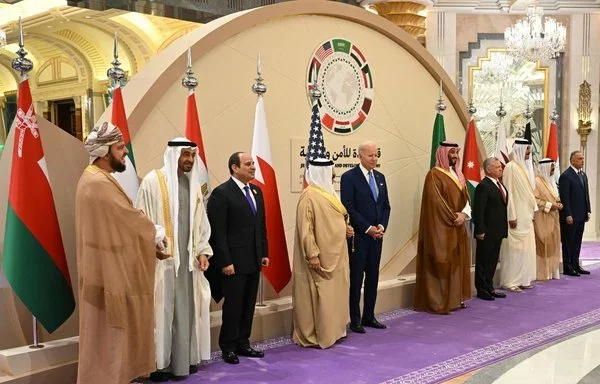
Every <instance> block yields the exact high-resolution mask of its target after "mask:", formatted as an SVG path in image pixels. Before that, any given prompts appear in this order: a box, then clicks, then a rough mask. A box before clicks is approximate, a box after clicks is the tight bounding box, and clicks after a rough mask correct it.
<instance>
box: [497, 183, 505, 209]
mask: <svg viewBox="0 0 600 384" xmlns="http://www.w3.org/2000/svg"><path fill="white" fill-rule="evenodd" d="M496 185H498V189H500V193H501V194H502V200H504V204H506V193H504V188H502V185H501V184H500V182H499V181H496Z"/></svg>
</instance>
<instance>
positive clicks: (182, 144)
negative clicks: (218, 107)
mask: <svg viewBox="0 0 600 384" xmlns="http://www.w3.org/2000/svg"><path fill="white" fill-rule="evenodd" d="M185 148H188V149H193V150H195V149H196V144H195V143H193V142H191V141H189V140H188V139H186V138H185V137H178V138H175V139H172V140H171V141H169V143H168V146H167V149H166V150H165V154H164V165H163V167H162V168H161V171H162V173H163V174H164V175H165V181H166V184H167V192H168V193H169V205H170V206H169V208H170V213H171V223H172V225H173V247H172V249H173V259H174V261H175V274H177V271H178V270H179V263H180V261H179V260H180V259H179V179H178V175H177V170H178V168H179V156H181V150H182V149H185ZM200 161H201V160H200V157H199V156H198V152H196V156H195V158H194V166H193V167H192V170H191V171H190V172H188V173H187V177H188V178H189V180H190V223H189V225H190V238H189V239H188V246H187V248H188V252H189V254H190V258H191V257H193V255H192V251H193V246H194V244H193V241H192V234H193V233H194V230H193V228H194V225H193V224H194V213H195V212H196V204H197V203H198V199H197V196H198V190H199V189H200V166H199V162H200ZM191 270H192V264H191V263H190V271H191Z"/></svg>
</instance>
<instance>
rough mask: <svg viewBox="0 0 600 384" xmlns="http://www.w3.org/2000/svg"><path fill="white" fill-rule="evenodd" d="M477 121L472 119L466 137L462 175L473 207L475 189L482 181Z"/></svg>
mask: <svg viewBox="0 0 600 384" xmlns="http://www.w3.org/2000/svg"><path fill="white" fill-rule="evenodd" d="M475 129H476V128H475V119H474V118H471V121H469V127H468V128H467V135H466V136H465V147H464V154H463V165H462V173H463V175H464V176H465V181H466V182H467V189H468V190H469V196H470V197H471V206H473V201H474V198H475V187H477V184H479V182H480V181H481V167H480V166H479V151H478V148H477V134H476V132H475Z"/></svg>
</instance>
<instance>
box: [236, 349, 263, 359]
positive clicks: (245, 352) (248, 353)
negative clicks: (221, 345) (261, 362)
mask: <svg viewBox="0 0 600 384" xmlns="http://www.w3.org/2000/svg"><path fill="white" fill-rule="evenodd" d="M235 354H236V355H238V356H245V357H265V353H264V352H263V351H257V350H256V349H254V348H252V347H246V348H238V349H237V350H236V351H235Z"/></svg>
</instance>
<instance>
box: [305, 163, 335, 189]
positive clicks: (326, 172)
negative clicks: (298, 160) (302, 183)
mask: <svg viewBox="0 0 600 384" xmlns="http://www.w3.org/2000/svg"><path fill="white" fill-rule="evenodd" d="M309 163H310V167H308V169H307V170H306V181H307V182H308V185H313V186H315V187H319V188H321V189H322V190H324V191H326V192H328V193H330V194H332V195H333V196H335V197H337V198H338V199H339V196H338V195H337V193H336V192H335V188H334V187H333V161H331V160H327V159H322V158H317V159H314V160H310V161H309Z"/></svg>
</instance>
